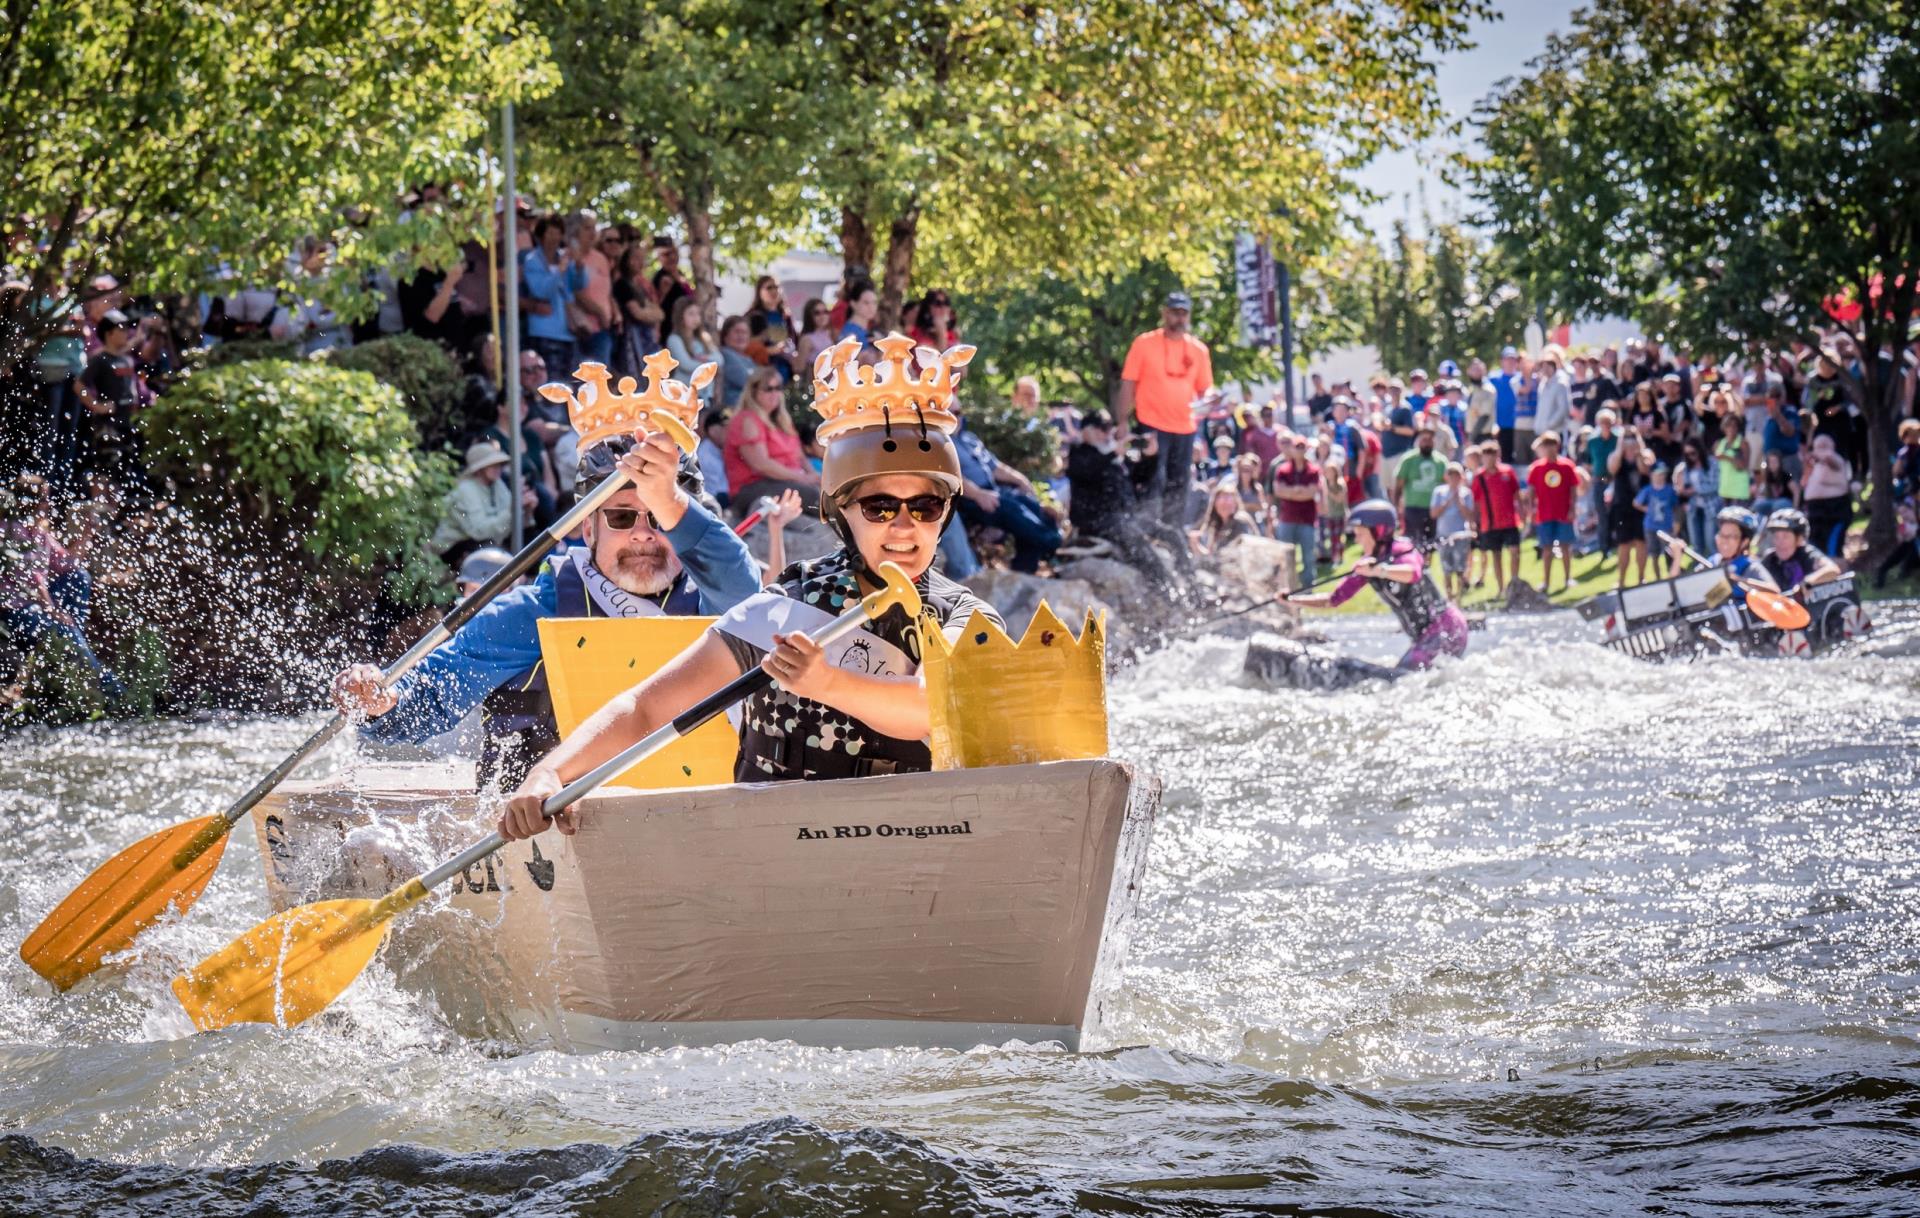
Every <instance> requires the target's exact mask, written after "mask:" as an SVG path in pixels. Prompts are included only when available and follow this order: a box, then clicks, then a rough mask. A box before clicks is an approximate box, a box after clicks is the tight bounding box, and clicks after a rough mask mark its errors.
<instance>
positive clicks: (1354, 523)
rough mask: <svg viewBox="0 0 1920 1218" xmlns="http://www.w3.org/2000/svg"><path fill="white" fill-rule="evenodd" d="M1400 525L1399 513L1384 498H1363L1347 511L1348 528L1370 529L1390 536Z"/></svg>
mask: <svg viewBox="0 0 1920 1218" xmlns="http://www.w3.org/2000/svg"><path fill="white" fill-rule="evenodd" d="M1399 527H1400V513H1398V512H1396V511H1394V510H1393V505H1392V504H1391V503H1388V502H1387V501H1386V500H1385V499H1363V500H1361V501H1360V502H1359V503H1356V504H1355V505H1354V506H1353V510H1352V511H1350V512H1348V513H1347V528H1348V529H1350V530H1351V529H1372V530H1373V531H1374V532H1375V533H1384V534H1385V535H1386V536H1387V537H1392V536H1393V533H1394V530H1395V529H1398V528H1399Z"/></svg>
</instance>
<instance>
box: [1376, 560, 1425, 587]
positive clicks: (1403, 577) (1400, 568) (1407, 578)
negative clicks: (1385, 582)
mask: <svg viewBox="0 0 1920 1218" xmlns="http://www.w3.org/2000/svg"><path fill="white" fill-rule="evenodd" d="M1367 574H1368V575H1369V576H1370V577H1372V578H1374V579H1390V580H1392V581H1393V582H1394V583H1396V584H1410V583H1412V582H1413V581H1414V580H1416V579H1419V578H1420V572H1419V571H1418V570H1417V569H1415V568H1414V567H1411V566H1409V565H1407V564H1406V563H1400V562H1390V563H1387V564H1385V565H1383V566H1375V567H1369V568H1367Z"/></svg>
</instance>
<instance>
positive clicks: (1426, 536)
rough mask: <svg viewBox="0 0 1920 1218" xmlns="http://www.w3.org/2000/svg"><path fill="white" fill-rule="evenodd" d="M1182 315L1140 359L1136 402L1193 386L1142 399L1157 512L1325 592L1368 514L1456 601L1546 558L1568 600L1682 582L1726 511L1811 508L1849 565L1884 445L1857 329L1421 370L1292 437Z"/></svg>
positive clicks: (1901, 490) (1128, 394)
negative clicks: (1798, 339) (1585, 586)
mask: <svg viewBox="0 0 1920 1218" xmlns="http://www.w3.org/2000/svg"><path fill="white" fill-rule="evenodd" d="M1167 306H1168V307H1167V309H1166V310H1165V311H1164V314H1163V323H1164V324H1163V326H1162V328H1161V329H1160V330H1158V331H1154V332H1150V333H1149V334H1147V335H1143V336H1142V338H1141V341H1140V342H1137V343H1136V344H1135V348H1134V356H1130V358H1129V361H1128V369H1129V373H1128V379H1127V381H1126V382H1125V384H1124V386H1123V388H1122V391H1121V394H1120V403H1119V405H1120V406H1121V408H1122V411H1123V412H1124V411H1125V410H1126V409H1127V407H1129V406H1130V405H1132V403H1133V401H1134V400H1135V399H1136V398H1137V397H1139V396H1140V395H1143V394H1145V393H1147V392H1148V391H1149V390H1150V389H1155V388H1157V387H1159V385H1160V384H1161V383H1163V382H1167V381H1172V382H1173V383H1174V384H1173V387H1172V388H1171V389H1170V390H1164V391H1162V392H1161V393H1160V394H1159V396H1158V397H1157V398H1155V399H1154V400H1153V401H1152V402H1151V403H1148V402H1146V401H1145V400H1144V399H1143V400H1142V405H1141V407H1140V408H1139V409H1138V410H1137V415H1138V418H1137V419H1136V424H1137V425H1136V426H1135V427H1134V428H1133V429H1132V433H1131V434H1130V435H1129V434H1127V429H1125V428H1124V427H1123V428H1122V431H1121V439H1122V442H1123V443H1124V444H1126V445H1127V452H1126V456H1127V458H1128V462H1129V466H1130V468H1131V469H1132V471H1133V481H1134V484H1135V486H1136V488H1137V490H1138V493H1139V494H1140V496H1141V497H1143V498H1148V497H1152V496H1156V495H1157V496H1159V497H1160V509H1159V510H1160V513H1161V519H1162V521H1163V522H1164V523H1165V524H1167V525H1171V526H1177V527H1182V528H1185V529H1187V530H1188V532H1189V536H1190V538H1191V541H1192V543H1193V545H1194V547H1195V548H1196V549H1199V550H1202V551H1204V550H1206V549H1208V548H1211V547H1213V546H1216V545H1218V544H1220V542H1221V541H1222V540H1223V539H1226V538H1231V537H1232V536H1237V535H1240V534H1243V533H1255V534H1258V535H1262V536H1268V537H1273V538H1277V539H1279V540H1281V541H1286V542H1290V543H1292V544H1293V545H1295V546H1296V547H1298V551H1299V554H1300V560H1301V562H1300V565H1301V568H1302V572H1301V573H1302V575H1303V577H1304V579H1305V580H1306V581H1308V582H1311V581H1312V580H1313V578H1314V577H1315V574H1316V572H1317V568H1318V567H1319V566H1321V565H1324V564H1326V563H1327V562H1329V561H1331V560H1333V559H1334V558H1335V557H1336V556H1337V554H1338V552H1339V549H1340V541H1339V539H1340V537H1341V535H1342V532H1343V528H1344V520H1345V516H1346V513H1347V511H1348V510H1349V508H1350V507H1351V506H1353V505H1355V504H1357V503H1359V502H1361V501H1362V500H1366V499H1387V500H1389V501H1391V502H1392V503H1393V504H1394V506H1395V507H1396V508H1398V509H1399V511H1400V515H1401V519H1402V521H1403V525H1402V527H1403V529H1404V531H1405V533H1406V535H1407V536H1408V537H1409V538H1410V539H1411V540H1413V541H1414V542H1415V543H1417V544H1419V545H1421V546H1422V547H1423V548H1426V549H1428V550H1429V551H1432V552H1436V553H1437V555H1438V559H1439V567H1440V570H1441V572H1442V574H1443V577H1444V579H1445V582H1446V584H1447V588H1448V590H1449V591H1450V592H1451V593H1452V594H1453V595H1456V596H1458V595H1461V594H1463V593H1464V592H1465V591H1466V590H1467V589H1468V588H1471V587H1480V586H1483V585H1484V584H1485V583H1486V581H1487V579H1488V578H1489V577H1491V578H1492V580H1493V582H1494V587H1495V588H1496V589H1505V588H1506V587H1507V586H1508V584H1509V581H1510V580H1511V579H1513V578H1515V577H1517V576H1518V575H1519V571H1520V560H1521V555H1522V547H1523V545H1525V544H1528V543H1531V544H1532V545H1533V546H1534V548H1535V550H1536V552H1537V554H1538V556H1539V557H1540V558H1541V559H1542V560H1543V563H1544V567H1545V573H1544V574H1545V579H1544V583H1543V586H1542V591H1551V590H1552V589H1553V585H1554V574H1555V572H1556V570H1558V572H1559V573H1560V576H1561V580H1560V586H1561V587H1565V586H1567V585H1569V584H1571V583H1572V582H1574V574H1573V559H1574V557H1575V556H1576V555H1594V556H1596V562H1597V563H1598V564H1600V565H1605V564H1607V563H1615V564H1617V566H1616V569H1615V574H1614V580H1615V583H1616V585H1625V584H1630V583H1638V582H1642V581H1644V580H1646V579H1649V578H1659V577H1662V576H1664V574H1666V562H1667V558H1666V554H1665V548H1664V547H1663V546H1662V545H1660V544H1658V543H1657V541H1656V540H1655V538H1656V536H1657V534H1659V533H1662V532H1666V533H1671V534H1674V535H1677V536H1679V537H1681V538H1683V539H1684V540H1686V541H1688V542H1689V543H1690V544H1691V545H1692V546H1693V547H1694V548H1695V549H1696V550H1700V551H1702V552H1710V551H1711V549H1712V536H1713V530H1714V519H1715V515H1716V513H1717V512H1718V511H1719V510H1720V509H1721V508H1722V507H1723V506H1729V505H1745V506H1749V507H1751V508H1752V509H1753V510H1754V511H1755V512H1757V513H1759V514H1760V515H1762V516H1763V517H1764V516H1765V515H1766V514H1768V513H1770V512H1773V511H1776V510H1779V509H1781V508H1787V507H1794V508H1799V509H1801V510H1803V511H1804V512H1805V513H1806V514H1807V516H1808V518H1809V521H1810V522H1811V526H1812V531H1811V540H1812V542H1813V544H1814V545H1816V546H1817V547H1818V548H1820V549H1821V550H1823V551H1824V552H1825V553H1827V554H1828V555H1830V556H1831V557H1833V558H1835V559H1836V560H1842V561H1844V558H1845V547H1846V541H1847V535H1848V529H1849V526H1850V524H1851V523H1852V522H1853V520H1854V519H1855V515H1856V511H1857V509H1858V508H1859V507H1860V506H1861V498H1860V497H1861V495H1862V491H1863V486H1864V483H1865V481H1866V477H1867V430H1866V423H1865V414H1864V412H1863V411H1862V409H1861V401H1862V393H1863V389H1862V378H1861V368H1860V363H1859V355H1858V352H1857V350H1856V349H1855V348H1854V347H1853V345H1852V343H1851V341H1850V340H1849V339H1848V338H1847V336H1846V335H1845V334H1844V333H1842V332H1835V333H1834V334H1832V335H1829V336H1825V337H1823V338H1822V339H1820V340H1819V342H1818V344H1817V345H1816V344H1795V345H1794V346H1793V347H1791V348H1790V349H1787V350H1783V351H1767V350H1762V349H1754V350H1750V351H1747V352H1745V353H1743V354H1742V355H1740V356H1731V357H1727V358H1722V359H1716V360H1708V361H1696V360H1695V359H1694V357H1693V353H1692V352H1690V351H1688V350H1687V349H1686V348H1684V347H1682V348H1678V349H1675V350H1672V351H1669V350H1667V349H1666V348H1665V347H1664V346H1663V345H1662V344H1661V343H1660V342H1658V341H1655V340H1651V339H1641V338H1635V339H1631V340H1629V341H1628V342H1626V343H1624V344H1622V345H1619V346H1611V345H1610V346H1607V347H1605V348H1602V349H1598V350H1583V351H1576V352H1574V353H1571V354H1569V353H1568V352H1567V351H1566V350H1564V349H1562V348H1561V347H1559V346H1556V345H1553V344H1548V345H1546V346H1545V347H1543V348H1542V349H1541V350H1540V351H1539V352H1538V354H1536V355H1528V354H1525V353H1522V352H1521V351H1519V350H1518V349H1516V348H1514V347H1507V348H1505V349H1503V350H1502V351H1501V352H1500V353H1499V355H1498V357H1497V359H1496V361H1495V364H1494V366H1493V367H1492V368H1489V366H1488V364H1487V363H1486V362H1485V361H1484V360H1483V359H1480V358H1468V359H1467V361H1466V363H1465V365H1464V367H1463V366H1462V365H1461V364H1460V363H1459V362H1457V361H1455V360H1452V359H1448V360H1443V361H1441V362H1440V363H1439V365H1438V367H1437V369H1436V372H1437V375H1434V376H1430V375H1429V374H1428V372H1427V370H1426V369H1424V368H1414V369H1411V370H1409V371H1407V372H1406V373H1405V375H1404V377H1402V376H1400V375H1394V374H1387V373H1379V374H1376V375H1374V376H1373V377H1371V378H1369V379H1368V380H1367V381H1366V382H1365V383H1364V385H1356V384H1355V383H1353V382H1351V381H1339V382H1337V383H1328V382H1327V381H1326V380H1325V378H1324V377H1322V376H1320V375H1318V374H1314V375H1312V376H1311V377H1310V381H1311V387H1310V392H1309V393H1308V395H1307V402H1306V408H1307V409H1306V415H1307V418H1306V420H1305V422H1304V423H1298V424H1295V425H1294V426H1291V427H1290V426H1289V425H1288V422H1287V421H1286V419H1285V418H1284V414H1285V408H1284V407H1280V406H1278V404H1277V403H1273V402H1270V403H1268V404H1266V405H1262V406H1254V405H1252V404H1246V403H1240V402H1236V401H1234V400H1233V399H1232V398H1230V397H1228V396H1226V395H1225V394H1223V393H1222V392H1221V391H1220V390H1218V389H1215V388H1213V387H1212V385H1211V377H1210V375H1209V374H1208V373H1207V371H1206V369H1205V363H1204V359H1205V348H1204V344H1199V343H1198V340H1197V339H1194V338H1193V337H1192V336H1191V335H1189V334H1186V333H1185V325H1184V321H1185V317H1184V315H1185V312H1186V300H1185V297H1183V296H1179V295H1178V294H1176V295H1175V296H1174V297H1170V298H1169V299H1168V301H1167ZM1904 354H1905V360H1906V362H1905V365H1904V368H1903V369H1902V378H1901V384H1900V388H1899V392H1900V393H1901V395H1902V403H1903V408H1902V410H1901V412H1900V413H1901V415H1902V416H1903V417H1904V418H1905V420H1906V421H1905V422H1903V423H1902V424H1901V426H1900V432H1899V435H1898V437H1897V439H1896V442H1897V444H1898V446H1899V447H1898V448H1897V450H1896V455H1895V459H1894V482H1895V491H1896V495H1897V496H1898V498H1899V517H1900V530H1901V541H1902V543H1903V544H1902V551H1901V556H1902V558H1903V559H1910V558H1911V557H1912V554H1913V546H1912V537H1913V533H1914V519H1915V500H1914V496H1915V491H1916V489H1917V487H1920V420H1916V419H1914V418H1912V417H1910V416H1911V413H1912V408H1913V404H1914V390H1915V380H1916V368H1920V341H1917V342H1916V343H1915V344H1914V345H1913V346H1912V347H1910V348H1909V349H1908V350H1907V351H1906V352H1905V353H1904ZM1136 356H1137V357H1140V359H1139V361H1138V366H1136V359H1135V358H1134V357H1136ZM1136 371H1138V373H1139V375H1137V376H1136V375H1134V373H1135V372H1136ZM1183 399H1184V400H1183ZM1149 407H1151V409H1150V408H1149ZM1101 422H1102V425H1103V426H1104V424H1105V422H1106V421H1105V420H1104V419H1103V420H1102V421H1101ZM1094 434H1095V435H1096V436H1105V435H1106V432H1105V431H1103V430H1100V429H1098V428H1097V429H1096V430H1095V432H1094ZM1104 527H1109V528H1110V527H1111V526H1104ZM1130 543H1131V544H1137V539H1130ZM1595 569H1597V568H1595Z"/></svg>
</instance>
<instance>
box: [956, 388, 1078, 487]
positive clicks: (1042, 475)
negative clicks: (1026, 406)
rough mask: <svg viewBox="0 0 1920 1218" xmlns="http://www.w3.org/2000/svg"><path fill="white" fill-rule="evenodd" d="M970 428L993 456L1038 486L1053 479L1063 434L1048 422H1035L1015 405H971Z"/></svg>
mask: <svg viewBox="0 0 1920 1218" xmlns="http://www.w3.org/2000/svg"><path fill="white" fill-rule="evenodd" d="M965 406H966V411H967V426H968V427H971V428H972V429H973V431H974V434H975V435H978V436H979V437H980V438H981V439H982V440H984V441H986V445H987V447H988V448H990V449H992V450H993V455H994V456H996V457H998V458H1000V459H1001V460H1002V461H1005V462H1006V463H1007V464H1008V465H1011V466H1013V468H1015V469H1017V470H1019V471H1020V472H1021V473H1023V474H1025V475H1026V476H1027V477H1029V478H1032V479H1033V480H1034V481H1035V482H1044V481H1046V480H1047V479H1049V478H1051V477H1053V466H1054V462H1055V460H1056V459H1057V458H1058V456H1059V455H1060V433H1059V432H1057V431H1055V430H1054V428H1053V425H1052V424H1051V423H1049V422H1048V421H1047V420H1046V419H1045V418H1035V417H1034V416H1033V415H1030V414H1028V413H1027V412H1026V411H1024V410H1021V409H1020V408H1019V407H1017V406H1015V405H1014V404H1013V403H1012V402H1010V401H1007V400H1004V399H999V398H996V399H992V400H990V401H986V402H971V401H970V402H967V403H965Z"/></svg>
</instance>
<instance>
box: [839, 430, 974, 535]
mask: <svg viewBox="0 0 1920 1218" xmlns="http://www.w3.org/2000/svg"><path fill="white" fill-rule="evenodd" d="M826 450H827V451H826V456H825V457H823V458H822V459H821V469H820V507H821V512H822V514H823V515H824V514H825V512H826V511H827V504H828V502H829V501H830V500H836V499H840V498H842V497H843V496H844V495H845V494H846V492H848V491H850V490H852V489H853V487H854V485H855V484H856V483H859V482H861V481H864V480H865V479H868V478H877V477H880V476H882V475H884V474H919V475H921V476H922V477H926V478H931V479H933V481H934V482H935V483H936V484H937V485H938V486H939V487H940V488H941V489H942V490H944V491H945V492H946V493H947V495H948V497H949V498H951V497H952V496H954V495H958V494H959V493H960V486H961V479H960V455H959V453H958V452H956V451H955V450H954V447H953V440H952V439H951V438H950V437H949V436H948V435H947V433H946V432H944V431H941V430H940V429H939V428H937V427H925V426H922V425H921V423H920V421H919V420H918V419H916V418H914V417H913V416H912V415H908V416H907V419H906V420H905V421H902V422H897V423H889V424H888V425H887V426H885V427H864V428H861V429H860V430H859V431H852V432H847V433H846V434H844V435H840V436H836V437H835V438H834V440H833V442H832V443H830V444H828V445H827V446H826Z"/></svg>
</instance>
